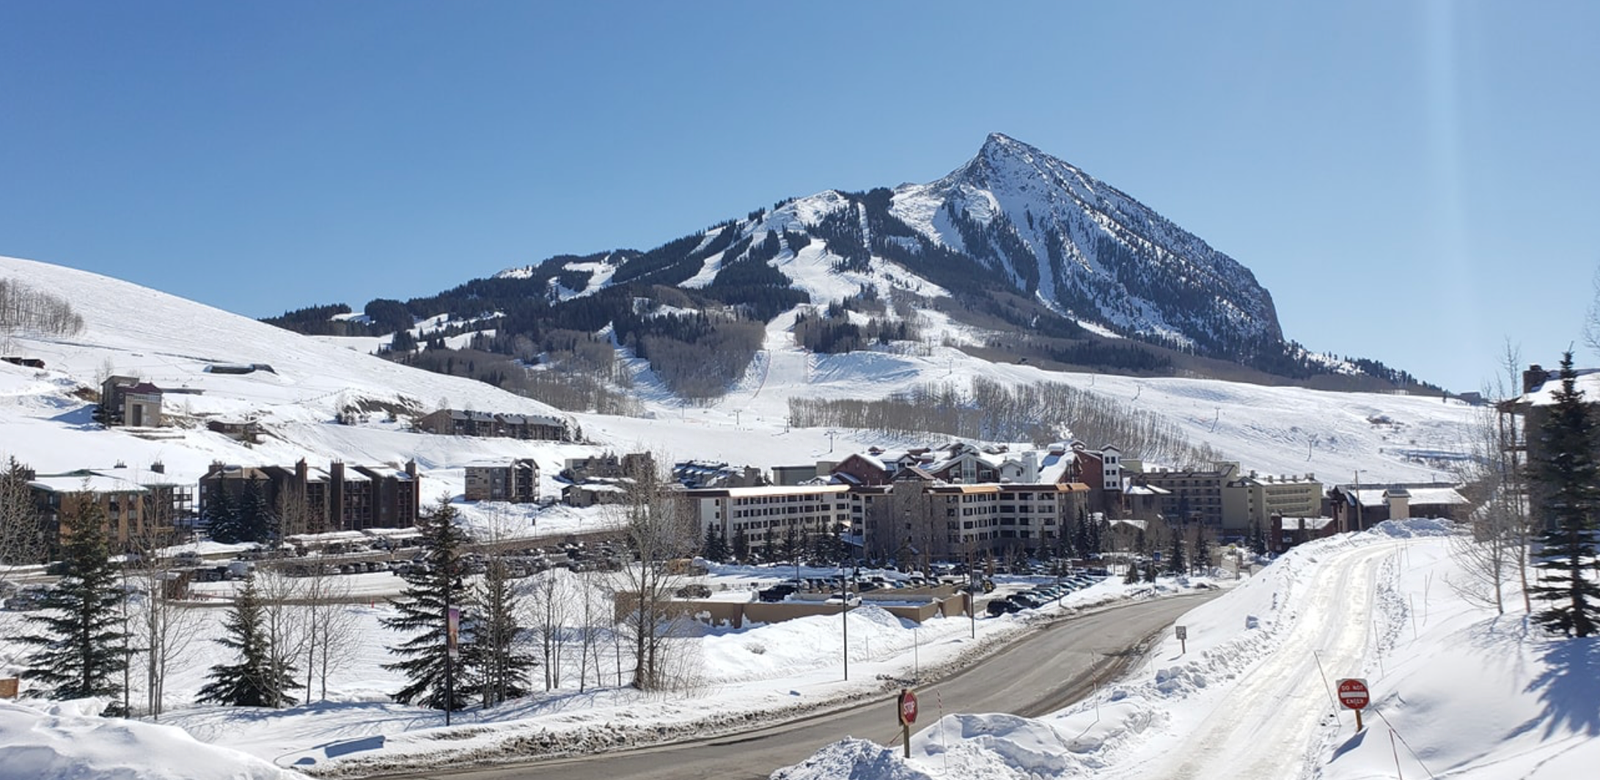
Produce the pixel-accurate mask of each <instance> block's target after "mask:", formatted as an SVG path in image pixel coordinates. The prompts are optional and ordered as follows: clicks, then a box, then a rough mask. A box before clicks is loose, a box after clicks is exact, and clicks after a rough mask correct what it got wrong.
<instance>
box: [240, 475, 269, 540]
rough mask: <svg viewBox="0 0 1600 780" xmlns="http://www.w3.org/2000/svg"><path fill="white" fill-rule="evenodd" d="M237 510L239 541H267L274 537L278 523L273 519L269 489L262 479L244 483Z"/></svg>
mask: <svg viewBox="0 0 1600 780" xmlns="http://www.w3.org/2000/svg"><path fill="white" fill-rule="evenodd" d="M237 510H238V522H239V541H241V542H266V541H269V540H271V539H272V537H273V532H274V530H275V526H276V525H277V523H276V521H275V520H274V519H273V515H272V507H271V506H270V505H269V504H268V502H267V491H266V489H265V488H264V487H263V486H262V484H261V480H259V479H252V480H250V481H248V482H246V483H245V484H244V493H243V494H242V495H241V496H240V497H239V505H238V507H237Z"/></svg>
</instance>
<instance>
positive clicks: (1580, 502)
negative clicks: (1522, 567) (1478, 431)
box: [1530, 352, 1600, 637]
mask: <svg viewBox="0 0 1600 780" xmlns="http://www.w3.org/2000/svg"><path fill="white" fill-rule="evenodd" d="M1560 376H1561V387H1560V389H1558V390H1557V391H1556V392H1555V394H1554V395H1553V399H1554V401H1555V403H1554V404H1553V405H1552V406H1551V407H1550V414H1549V416H1548V417H1546V418H1545V421H1544V423H1543V425H1541V426H1540V429H1539V437H1540V442H1541V444H1542V445H1543V446H1542V447H1541V448H1540V449H1539V454H1538V456H1537V457H1536V458H1534V460H1533V463H1532V464H1531V465H1532V466H1533V469H1532V471H1533V477H1534V479H1535V480H1537V481H1538V482H1540V483H1541V484H1542V485H1543V486H1544V489H1545V490H1544V493H1545V496H1546V499H1545V502H1544V507H1543V510H1544V514H1545V516H1546V518H1547V519H1546V523H1545V527H1546V529H1547V530H1546V531H1545V533H1544V534H1543V536H1542V537H1541V540H1540V541H1541V545H1540V548H1539V550H1538V551H1537V552H1536V553H1535V555H1536V557H1537V562H1536V563H1535V564H1534V565H1536V566H1538V567H1539V568H1540V569H1543V570H1544V577H1543V582H1541V583H1540V584H1538V585H1536V586H1533V587H1532V588H1530V590H1531V591H1532V596H1533V598H1535V599H1537V600H1539V601H1544V602H1548V603H1549V604H1550V606H1549V607H1548V608H1547V609H1544V610H1542V611H1540V612H1538V613H1537V614H1535V615H1534V616H1533V618H1534V620H1535V621H1536V622H1538V623H1539V624H1540V625H1543V626H1544V627H1545V628H1546V629H1548V630H1551V631H1560V632H1561V633H1563V634H1565V635H1567V636H1578V637H1584V636H1589V635H1590V634H1593V633H1594V632H1595V628H1596V621H1597V617H1600V615H1597V612H1600V585H1597V584H1596V582H1595V580H1594V579H1592V578H1591V577H1592V575H1587V576H1586V572H1588V571H1590V570H1592V569H1593V567H1594V566H1595V539H1594V534H1595V531H1596V528H1597V517H1596V513H1597V511H1600V484H1597V481H1600V461H1597V460H1596V452H1595V437H1596V435H1597V433H1600V431H1597V428H1596V424H1595V419H1594V417H1593V416H1592V415H1591V413H1590V411H1589V407H1588V405H1587V404H1586V403H1585V402H1584V399H1583V393H1582V391H1580V390H1578V389H1577V387H1576V385H1577V381H1576V380H1577V373H1576V372H1575V371H1574V370H1573V368H1572V353H1571V352H1568V353H1566V354H1565V355H1564V356H1562V358H1561V375H1560Z"/></svg>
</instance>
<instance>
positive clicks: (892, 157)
mask: <svg viewBox="0 0 1600 780" xmlns="http://www.w3.org/2000/svg"><path fill="white" fill-rule="evenodd" d="M1597 30H1600V3H1592V2H1571V3H1568V2H1540V3H1520V2H1504V3H1488V2H1446V1H1445V0H1433V1H1432V2H1405V1H1403V0H1378V1H1371V2H1361V1H1357V2H1338V3H1286V2H1281V0H1261V1H1260V2H1209V1H1208V2H1190V1H1189V0H1178V1H1175V2H1114V3H1108V2H1095V3H1088V2H1006V3H973V2H961V3H954V2H950V3H946V2H870V3H856V2H812V3H803V2H788V3H775V4H774V3H765V4H763V3H735V2H634V3H621V2H564V3H536V2H531V1H529V2H504V3H500V2H433V3H416V2H393V1H386V2H287V1H285V0H274V1H273V2H270V3H269V2H260V3H248V4H247V3H242V2H199V1H198V0H196V1H195V2H139V3H112V2H88V3H85V2H72V1H70V0H68V1H65V2H63V1H60V0H57V1H54V2H49V3H31V2H4V3H0V254H6V255H12V256H17V257H26V258H31V259H35V260H42V261H46V262H51V263H57V264H61V265H66V266H72V267H76V268H83V269H88V270H92V271H96V272H100V273H104V274H108V275H111V276H116V277H119V278H123V279H127V280H130V281H134V282H137V283H140V284H143V285H147V286H149V287H153V288H156V289H159V290H163V291H166V292H170V293H173V294H177V295H181V296H183V297H186V298H191V299H194V300H197V301H201V302H204V303H208V304H211V305H214V306H217V307H220V308H223V309H227V310H229V311H234V312H237V313H240V314H245V315H248V316H252V317H261V316H270V315H275V314H279V313H282V312H284V311H286V310H289V309H295V308H301V307H304V306H309V305H313V304H321V303H335V302H343V303H348V304H350V305H351V306H352V307H354V308H356V309H360V308H361V306H362V305H364V304H365V303H366V301H368V300H370V299H372V298H376V297H389V298H400V299H404V298H408V297H413V296H420V295H428V294H432V293H435V292H439V291H440V290H443V289H446V288H449V287H452V286H454V285H456V284H459V283H461V282H464V281H466V280H468V279H471V278H476V277H481V276H488V275H491V274H493V273H495V272H496V271H499V270H501V269H503V268H507V267H511V266H518V265H524V264H528V263H536V262H539V261H541V260H543V259H545V258H546V257H548V256H550V255H553V254H561V253H588V252H594V251H600V250H604V249H611V248H618V247H632V248H639V249H645V248H649V247H652V246H655V245H657V244H660V243H662V242H664V241H666V240H669V239H671V238H675V237H677V236H680V235H683V234H685V233H689V232H691V231H694V230H698V229H702V228H704V227H706V226H708V225H711V224H713V223H716V222H719V221H721V220H723V219H727V218H731V217H736V216H742V215H744V214H745V213H747V212H749V211H751V210H754V209H756V208H758V207H762V206H770V205H771V204H772V203H773V202H775V201H777V200H780V199H782V198H785V197H789V196H798V195H808V194H811V193H814V192H818V191H821V190H824V189H830V188H834V189H849V190H859V189H867V188H870V187H874V186H894V185H896V184H899V183H902V182H907V181H915V182H922V181H929V180H932V179H935V178H938V177H939V176H942V175H944V174H945V173H947V172H949V171H950V170H952V169H954V168H956V167H957V166H959V165H960V164H962V163H963V162H964V161H966V160H967V159H969V158H970V157H972V156H973V155H974V154H976V152H977V150H978V148H979V146H981V145H982V143H983V140H984V137H985V136H986V135H987V134H988V133H990V132H994V131H998V132H1003V133H1006V134H1007V135H1010V136H1012V137H1014V138H1017V139H1019V140H1022V141H1025V142H1027V143H1030V144H1032V145H1034V146H1037V147H1039V148H1041V149H1043V150H1044V151H1046V152H1048V153H1050V154H1052V155H1054V156H1056V157H1059V158H1061V159H1063V160H1066V161H1068V162H1070V163H1073V164H1075V165H1077V166H1079V167H1081V168H1083V169H1084V170H1085V171H1087V172H1088V173H1089V174H1091V175H1093V176H1095V177H1097V178H1100V179H1102V180H1104V181H1106V182H1108V183H1110V184H1112V185H1114V186H1116V187H1118V188H1119V189H1121V190H1123V191H1124V192H1127V193H1128V194H1130V195H1132V196H1133V197H1135V198H1138V199H1139V200H1141V201H1143V202H1144V203H1146V204H1147V205H1149V206H1151V207H1153V208H1155V209H1156V210H1157V211H1159V212H1161V213H1162V214H1163V215H1165V216H1166V217H1168V218H1170V219H1171V220H1173V221H1174V222H1176V223H1177V224H1179V225H1181V226H1183V227H1185V228H1187V229H1188V230H1190V231H1191V232H1193V233H1195V234H1196V235H1199V236H1200V237H1201V238H1203V239H1205V240H1206V241H1207V242H1209V243H1210V244H1211V245H1212V246H1214V247H1216V248H1218V249H1220V250H1221V251H1223V252H1226V253H1228V254H1229V255H1231V256H1232V257H1234V258H1235V259H1237V260H1238V261H1240V262H1241V263H1243V264H1244V265H1245V266H1247V267H1249V268H1250V269H1251V270H1253V271H1254V272H1255V274H1256V277H1257V278H1258V279H1259V280H1260V281H1261V282H1262V283H1263V284H1264V285H1265V286H1266V287H1267V288H1268V289H1269V290H1270V291H1271V292H1272V294H1273V297H1274V299H1275V301H1276V303H1277V307H1278V315H1279V318H1280V319H1281V321H1282V323H1283V327H1284V332H1285V334H1286V335H1287V336H1288V337H1290V338H1294V339H1296V340H1298V341H1300V342H1301V343H1303V344H1305V345H1306V346H1308V347H1310V348H1312V349H1315V350H1319V351H1330V352H1334V353H1336V354H1342V355H1351V356H1361V357H1370V358H1375V359H1378V360H1382V361H1384V362H1386V363H1388V364H1389V365H1391V366H1394V367H1397V368H1403V369H1406V370H1409V371H1411V372H1413V373H1414V374H1417V375H1418V376H1420V377H1422V378H1424V379H1427V380H1430V381H1434V382H1436V383H1440V384H1444V385H1445V386H1447V387H1450V388H1451V389H1454V390H1457V391H1462V390H1474V389H1478V388H1479V387H1480V386H1481V384H1482V382H1483V380H1484V379H1485V378H1486V377H1488V376H1489V375H1491V374H1493V373H1494V371H1495V366H1496V358H1497V356H1498V355H1499V354H1500V353H1502V352H1503V345H1504V344H1505V342H1506V341H1507V340H1508V339H1509V340H1510V342H1511V343H1512V344H1513V345H1515V346H1518V347H1520V349H1521V351H1522V354H1523V357H1524V360H1525V361H1531V362H1542V363H1544V364H1546V365H1552V364H1554V363H1555V362H1556V361H1557V358H1558V356H1559V354H1560V352H1561V351H1562V350H1563V349H1565V348H1567V347H1568V345H1569V344H1576V346H1577V350H1578V352H1579V353H1580V356H1581V357H1580V363H1584V362H1586V363H1590V364H1593V363H1596V362H1600V355H1594V354H1592V353H1589V352H1588V351H1587V349H1586V348H1585V347H1584V346H1583V345H1582V326H1583V321H1584V317H1585V311H1586V309H1587V308H1588V306H1589V303H1590V299H1591V298H1592V297H1593V287H1592V280H1593V276H1594V272H1595V269H1596V267H1597V265H1600V245H1597V242H1596V241H1595V239H1594V236H1593V231H1592V229H1591V228H1593V227H1594V226H1595V225H1596V224H1597V222H1600V210H1597V207H1600V45H1597V44H1596V42H1595V34H1596V31H1597Z"/></svg>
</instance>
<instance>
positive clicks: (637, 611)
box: [612, 458, 700, 691]
mask: <svg viewBox="0 0 1600 780" xmlns="http://www.w3.org/2000/svg"><path fill="white" fill-rule="evenodd" d="M654 460H655V461H656V462H662V460H663V459H661V458H656V459H654ZM629 476H630V477H631V478H632V481H631V483H630V486H629V488H628V495H627V497H626V499H625V500H624V502H623V503H621V504H619V505H617V506H616V507H615V508H616V510H617V511H619V513H620V515H621V516H620V517H619V518H618V520H619V521H620V522H619V523H618V525H620V526H621V527H622V529H623V534H624V540H625V542H626V544H627V546H628V549H629V550H630V551H631V552H632V553H633V556H634V559H635V560H634V562H633V563H632V564H631V565H624V566H623V567H622V569H621V571H619V572H617V573H616V575H615V576H614V577H613V580H612V581H613V585H614V587H615V590H616V594H617V612H618V616H619V617H620V618H621V619H620V621H619V622H620V626H621V629H622V632H623V634H624V635H625V636H626V638H627V640H628V642H629V644H630V645H631V650H632V651H633V681H632V685H633V687H635V688H638V689H639V690H642V691H664V690H682V689H683V688H685V687H687V686H689V685H692V684H694V683H695V682H696V680H694V679H692V677H691V675H692V673H693V672H694V671H695V670H696V666H695V663H694V659H689V658H684V657H680V656H683V655H686V654H687V653H688V646H687V643H685V642H682V641H677V640H679V639H681V638H683V637H686V636H688V635H689V634H690V633H691V625H690V624H691V623H692V622H693V621H692V619H691V618H690V617H689V615H687V614H686V613H685V611H684V610H682V609H680V608H678V607H676V606H675V604H674V601H673V598H672V596H673V591H675V590H676V589H677V588H678V587H680V586H681V585H682V584H683V581H684V577H683V575H684V573H685V570H684V569H683V568H682V563H683V562H685V561H687V559H688V558H689V557H690V556H692V555H694V552H695V550H696V549H698V547H699V544H700V527H699V522H698V521H697V520H696V518H695V516H694V510H693V508H692V506H691V505H690V504H689V503H688V502H687V501H685V500H684V499H683V498H682V496H680V495H678V494H677V491H676V490H675V489H674V488H672V487H669V486H668V481H667V480H664V479H662V478H661V477H660V476H659V475H657V474H656V473H655V472H654V471H650V470H638V471H635V472H634V473H633V474H630V475H629Z"/></svg>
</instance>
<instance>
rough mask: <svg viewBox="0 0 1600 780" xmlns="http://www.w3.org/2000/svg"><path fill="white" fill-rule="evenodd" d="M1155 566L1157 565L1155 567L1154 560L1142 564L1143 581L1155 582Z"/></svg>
mask: <svg viewBox="0 0 1600 780" xmlns="http://www.w3.org/2000/svg"><path fill="white" fill-rule="evenodd" d="M1156 568H1157V567H1156V562H1155V561H1150V562H1149V563H1146V564H1145V565H1144V581H1145V582H1155V581H1156Z"/></svg>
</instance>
